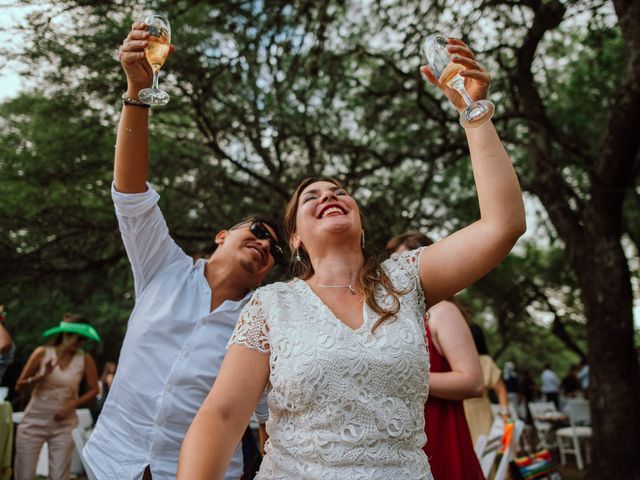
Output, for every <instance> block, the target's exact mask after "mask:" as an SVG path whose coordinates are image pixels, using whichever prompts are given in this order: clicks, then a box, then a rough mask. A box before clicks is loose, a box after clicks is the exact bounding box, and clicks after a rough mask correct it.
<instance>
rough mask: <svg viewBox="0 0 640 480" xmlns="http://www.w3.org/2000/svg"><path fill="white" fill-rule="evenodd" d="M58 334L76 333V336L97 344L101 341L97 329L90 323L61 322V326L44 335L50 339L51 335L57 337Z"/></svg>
mask: <svg viewBox="0 0 640 480" xmlns="http://www.w3.org/2000/svg"><path fill="white" fill-rule="evenodd" d="M56 333H75V334H76V335H82V336H83V337H87V338H90V339H91V340H95V341H96V342H99V341H100V335H98V332H96V329H95V328H93V327H92V326H91V325H89V324H88V323H72V322H60V325H58V326H57V327H53V328H50V329H49V330H47V331H46V332H44V333H43V334H42V335H43V336H45V337H49V336H51V335H55V334H56Z"/></svg>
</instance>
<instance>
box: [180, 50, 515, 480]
mask: <svg viewBox="0 0 640 480" xmlns="http://www.w3.org/2000/svg"><path fill="white" fill-rule="evenodd" d="M450 43H451V47H450V48H451V49H452V53H456V54H458V55H459V57H458V58H456V60H455V61H457V62H458V63H460V64H462V65H463V66H464V67H465V70H464V71H463V75H464V76H465V78H466V80H467V88H468V91H469V92H470V94H471V96H472V97H474V98H484V97H485V96H486V93H487V89H488V84H489V76H488V75H487V74H486V72H484V70H482V69H481V67H479V65H478V63H477V62H476V61H475V58H474V56H473V53H472V52H471V51H470V50H469V49H468V48H467V47H466V46H465V45H464V44H463V43H462V42H460V41H459V40H451V41H450ZM421 70H422V72H423V73H424V74H425V76H426V77H427V79H428V80H429V81H431V83H433V84H435V85H437V86H438V87H439V88H442V89H443V90H444V91H445V93H446V94H447V95H448V97H449V99H450V100H451V101H452V102H453V103H454V105H455V106H456V108H458V109H462V108H463V101H462V99H461V98H460V97H459V96H458V95H457V93H456V92H455V91H453V90H451V89H448V88H446V87H444V86H443V85H441V84H439V83H438V81H437V80H436V79H435V78H434V77H433V75H432V74H431V72H430V71H429V69H428V68H427V67H422V69H421ZM467 139H468V142H469V148H470V152H471V160H472V164H473V170H474V175H475V181H476V188H477V191H478V198H479V203H480V213H481V218H480V220H478V221H477V222H475V223H473V224H472V225H470V226H468V227H466V228H464V229H462V230H460V231H458V232H456V233H454V234H452V235H450V236H449V237H447V238H445V239H443V240H441V241H440V242H438V243H436V244H434V245H432V246H430V247H427V248H425V249H419V250H413V251H409V252H405V253H403V254H402V255H400V256H396V257H394V258H392V259H388V260H386V261H384V262H383V263H379V260H377V259H376V258H373V257H370V256H369V255H367V253H366V252H365V249H364V243H365V242H364V230H363V227H362V221H361V216H360V212H359V209H358V205H357V203H356V202H355V200H354V199H353V198H352V197H351V196H350V195H349V193H348V192H347V191H346V190H345V189H344V188H343V187H342V186H341V185H340V183H339V182H337V181H335V180H314V179H308V180H305V181H304V182H303V183H302V184H301V185H300V186H299V187H298V189H297V190H296V192H295V193H294V195H293V197H292V198H291V200H290V202H289V205H288V207H287V211H286V213H285V227H286V228H287V233H288V236H289V243H290V245H291V248H292V251H293V252H294V253H295V255H294V256H295V258H296V263H297V266H298V271H299V276H298V277H297V278H295V279H294V280H292V281H290V282H287V283H275V284H272V285H269V286H266V287H263V288H261V289H259V290H258V291H257V292H256V293H255V295H254V296H253V298H252V300H251V301H250V303H249V304H248V305H247V306H246V307H245V309H244V310H243V313H242V314H241V316H240V320H239V322H238V325H237V327H236V330H235V332H234V335H233V337H232V338H231V340H230V342H229V343H230V346H229V349H228V352H227V355H226V357H225V360H224V362H223V365H222V367H221V370H220V373H219V375H218V377H217V379H216V382H215V384H214V386H213V388H212V391H211V393H210V394H209V396H208V397H207V399H206V400H205V402H204V404H203V405H202V407H201V408H200V411H199V412H198V414H197V415H196V417H195V419H194V421H193V423H192V424H191V427H190V429H189V431H188V433H187V436H186V437H185V440H184V443H183V446H182V450H181V453H180V462H179V467H178V479H189V480H197V479H207V480H208V479H211V478H214V479H221V478H222V475H223V473H224V471H225V467H226V464H227V462H228V461H229V458H230V456H231V453H232V451H233V447H234V446H235V444H236V443H237V441H238V440H239V439H240V437H241V435H242V433H243V431H244V428H245V426H246V424H247V422H248V420H249V417H250V415H251V412H252V409H253V408H254V406H255V404H256V403H257V402H258V399H259V398H260V395H261V393H262V391H263V389H264V388H265V386H267V385H268V386H269V394H268V405H269V410H270V418H269V421H268V422H267V431H268V433H269V435H270V438H269V441H268V442H267V445H266V448H265V450H266V456H265V457H264V459H263V463H262V465H261V468H260V472H259V474H258V476H257V478H258V479H260V480H277V479H305V480H316V479H318V480H319V479H340V480H349V479H363V480H364V479H366V480H373V479H381V480H382V479H385V480H387V479H391V478H393V479H425V480H428V479H431V478H432V477H431V474H430V471H429V465H428V461H427V458H426V456H425V455H424V453H423V452H422V446H423V445H424V443H425V441H426V438H425V435H424V424H423V418H424V416H423V406H424V402H425V400H426V398H427V392H428V372H429V362H428V351H427V347H426V344H425V330H424V322H423V315H424V313H425V311H426V308H428V307H429V306H431V305H434V304H436V303H438V302H439V301H441V300H443V299H446V298H448V297H450V296H451V295H453V294H454V293H456V292H457V291H459V290H461V289H463V288H465V287H466V286H468V285H470V284H471V283H473V282H474V281H475V280H477V279H478V278H480V277H482V276H483V275H485V274H486V273H487V272H488V271H489V270H491V269H492V268H493V267H495V266H496V265H497V264H498V263H499V262H500V261H501V260H502V258H504V256H505V255H507V253H508V252H509V251H510V250H511V248H512V246H513V244H514V243H515V241H516V240H517V238H518V237H519V236H520V235H522V233H523V232H524V230H525V220H524V208H523V204H522V196H521V193H520V188H519V185H518V180H517V178H516V175H515V172H514V170H513V167H512V165H511V161H510V160H509V157H508V155H507V153H506V152H505V150H504V148H503V146H502V144H501V142H500V140H499V138H498V135H497V133H496V131H495V129H494V127H493V125H492V124H491V123H488V124H485V125H483V126H481V127H479V128H476V129H474V130H467ZM425 295H426V300H425ZM435 441H437V439H435Z"/></svg>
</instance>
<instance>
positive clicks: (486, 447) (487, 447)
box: [474, 416, 524, 480]
mask: <svg viewBox="0 0 640 480" xmlns="http://www.w3.org/2000/svg"><path fill="white" fill-rule="evenodd" d="M523 430H524V422H523V421H522V420H516V421H515V423H514V429H513V433H512V435H511V443H510V444H509V445H508V446H507V448H506V449H505V451H504V452H503V454H502V458H501V459H500V463H499V465H498V468H497V470H496V472H495V475H491V470H492V467H493V464H494V463H495V460H496V456H497V455H498V450H499V449H500V447H501V446H502V436H503V434H504V421H503V420H502V417H499V416H497V417H495V418H494V420H493V424H492V425H491V430H489V433H488V434H487V435H480V436H479V437H478V439H477V440H476V444H475V446H474V450H475V452H476V455H477V456H478V460H479V461H480V468H481V469H482V473H483V475H484V476H485V477H486V479H487V480H504V479H505V477H506V475H507V471H508V469H509V462H510V461H511V460H512V459H513V456H514V454H515V452H516V451H517V450H518V444H519V441H520V436H521V435H522V431H523Z"/></svg>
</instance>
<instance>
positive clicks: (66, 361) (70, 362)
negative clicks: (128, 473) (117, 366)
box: [14, 314, 100, 480]
mask: <svg viewBox="0 0 640 480" xmlns="http://www.w3.org/2000/svg"><path fill="white" fill-rule="evenodd" d="M54 334H57V335H56V337H55V338H54V340H53V342H52V344H51V345H45V346H40V347H38V348H36V349H35V350H34V351H33V353H32V354H31V356H30V357H29V359H28V360H27V364H26V365H25V367H24V369H23V370H22V373H21V374H20V377H19V378H18V382H17V383H16V390H17V391H20V390H24V389H27V388H32V389H33V390H32V392H31V400H30V401H29V404H28V405H27V408H26V409H25V411H24V416H23V417H22V420H21V421H20V425H19V426H18V432H17V437H16V458H15V467H14V468H15V479H16V480H33V478H34V477H35V475H36V465H37V463H38V457H39V455H40V449H41V448H42V445H43V443H45V442H47V444H48V447H49V478H50V479H51V480H68V479H69V469H70V466H71V455H72V454H73V438H72V437H71V431H72V430H73V429H74V428H76V427H77V426H78V417H77V416H76V408H77V407H79V406H81V405H84V404H86V403H89V402H91V401H92V400H93V399H94V398H95V397H96V395H97V394H98V374H97V369H96V364H95V362H94V361H93V358H92V357H91V355H89V354H88V353H86V352H85V351H84V350H82V349H81V346H82V344H83V341H84V339H85V338H90V339H92V340H96V341H100V337H99V336H98V333H97V332H96V331H95V329H94V328H93V327H91V326H90V325H88V324H87V323H86V321H85V319H84V318H83V317H81V316H80V315H75V314H66V315H65V316H64V321H62V322H60V325H58V326H57V327H54V328H50V329H49V330H47V331H46V332H44V336H47V337H48V336H50V335H54ZM83 379H84V381H85V382H86V384H87V386H88V389H87V391H86V392H85V393H84V394H83V395H82V396H78V392H79V388H80V383H81V382H82V381H83Z"/></svg>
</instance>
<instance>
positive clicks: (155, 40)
mask: <svg viewBox="0 0 640 480" xmlns="http://www.w3.org/2000/svg"><path fill="white" fill-rule="evenodd" d="M144 23H146V24H147V32H148V33H149V38H148V39H147V41H148V42H149V46H148V47H147V48H145V51H144V53H145V55H146V57H147V61H148V62H149V65H151V69H152V70H153V85H152V86H151V88H145V89H144V90H140V92H138V97H139V98H140V100H142V101H143V102H144V103H146V104H148V105H166V104H167V103H169V94H168V93H167V92H165V91H164V90H160V89H159V88H158V76H159V75H160V69H161V68H162V65H163V64H164V61H165V60H166V59H167V56H168V55H169V48H170V46H171V25H170V24H169V20H167V17H166V16H164V15H156V14H153V15H149V16H148V17H147V18H145V19H144Z"/></svg>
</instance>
